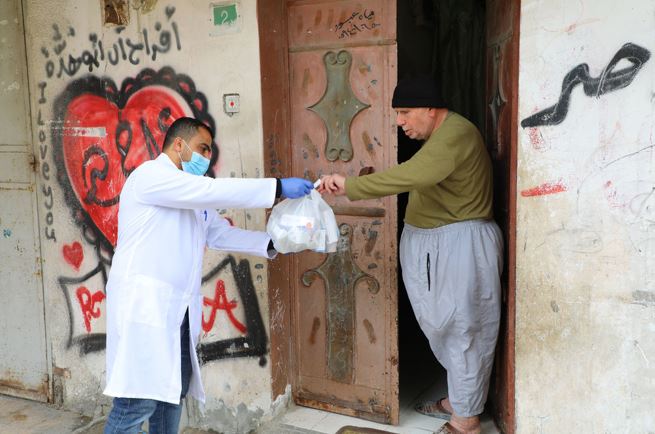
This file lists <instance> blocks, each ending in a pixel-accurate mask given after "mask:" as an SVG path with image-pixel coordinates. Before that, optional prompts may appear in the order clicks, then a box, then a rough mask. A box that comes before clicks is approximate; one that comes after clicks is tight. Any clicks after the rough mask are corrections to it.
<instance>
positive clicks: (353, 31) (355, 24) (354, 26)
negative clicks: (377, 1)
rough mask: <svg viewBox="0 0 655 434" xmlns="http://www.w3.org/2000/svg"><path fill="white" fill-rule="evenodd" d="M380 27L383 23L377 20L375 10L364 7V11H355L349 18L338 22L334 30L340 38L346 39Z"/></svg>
mask: <svg viewBox="0 0 655 434" xmlns="http://www.w3.org/2000/svg"><path fill="white" fill-rule="evenodd" d="M378 27H382V24H380V23H378V22H376V21H375V11H369V10H368V9H364V11H363V12H353V13H352V14H350V16H349V17H348V18H346V19H345V20H343V21H341V22H339V23H338V24H336V25H335V26H334V32H335V33H336V35H337V37H338V38H339V39H344V38H350V37H351V36H355V35H357V34H358V33H362V32H366V31H372V30H374V29H376V28H378Z"/></svg>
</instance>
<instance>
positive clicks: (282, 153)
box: [257, 0, 293, 398]
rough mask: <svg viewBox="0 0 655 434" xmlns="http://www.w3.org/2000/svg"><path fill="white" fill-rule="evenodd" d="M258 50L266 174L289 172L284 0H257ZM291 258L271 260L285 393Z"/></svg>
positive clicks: (274, 361)
mask: <svg viewBox="0 0 655 434" xmlns="http://www.w3.org/2000/svg"><path fill="white" fill-rule="evenodd" d="M257 23H258V24H257V25H258V28H259V53H260V54H259V56H260V71H261V87H262V126H263V131H264V141H263V144H264V176H266V177H277V178H279V177H283V176H288V175H289V174H290V173H291V159H287V158H286V156H288V155H291V132H290V120H291V116H290V112H289V101H290V95H289V80H288V77H289V58H288V42H287V15H286V0H264V1H262V0H258V1H257ZM291 272H292V270H291V258H290V257H289V256H287V255H278V256H277V257H276V258H275V259H273V260H271V261H269V263H268V300H269V326H270V332H269V333H270V358H271V389H272V390H271V392H272V396H273V397H274V398H275V397H276V396H279V395H282V394H284V393H285V389H286V387H287V385H288V384H292V378H291V372H292V369H291V363H292V360H293V358H292V357H291V351H292V348H293V343H292V342H291V338H292V336H291V312H292V304H291V296H292V294H291V280H290V277H291Z"/></svg>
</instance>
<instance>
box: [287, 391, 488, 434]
mask: <svg viewBox="0 0 655 434" xmlns="http://www.w3.org/2000/svg"><path fill="white" fill-rule="evenodd" d="M444 392H445V384H444V381H443V378H440V379H439V380H437V381H436V382H434V383H432V385H431V386H429V387H428V388H424V390H420V385H418V383H417V384H416V385H414V390H413V391H412V390H411V389H409V390H408V389H407V388H406V387H404V388H401V408H400V425H398V426H392V425H384V424H379V423H375V422H369V421H366V420H363V419H357V418H353V417H348V416H342V415H339V414H334V413H328V412H325V411H320V410H314V409H310V408H306V407H298V406H294V407H292V408H290V409H289V411H288V412H287V413H286V414H285V415H284V416H283V417H282V419H281V420H280V423H281V424H283V425H286V426H288V427H294V428H300V429H303V430H308V432H314V433H321V434H334V433H336V432H337V431H338V430H339V429H340V428H342V427H344V426H347V425H352V426H357V427H367V428H375V429H379V430H384V431H389V432H392V433H400V434H430V433H433V432H434V431H436V430H437V429H438V428H439V427H440V426H441V425H443V424H444V423H445V421H442V420H440V419H436V418H433V417H429V416H424V415H422V414H420V413H417V412H416V411H415V410H414V405H415V404H416V403H417V402H419V401H422V400H425V399H438V398H440V397H442V396H444V395H445V393H444ZM412 396H413V398H412ZM482 433H483V434H498V433H499V431H498V430H497V429H496V427H495V425H494V423H493V421H492V420H491V419H490V418H489V417H486V416H485V417H484V418H483V422H482Z"/></svg>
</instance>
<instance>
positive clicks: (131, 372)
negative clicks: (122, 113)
mask: <svg viewBox="0 0 655 434" xmlns="http://www.w3.org/2000/svg"><path fill="white" fill-rule="evenodd" d="M275 188H276V181H275V179H272V178H268V179H235V178H220V179H212V178H208V177H201V176H195V175H190V174H188V173H185V172H183V171H181V170H179V169H178V168H177V167H176V166H175V164H174V163H173V162H172V161H171V159H170V158H169V157H168V156H167V155H166V154H161V155H160V156H159V157H157V159H155V160H152V161H147V162H145V163H143V164H142V165H141V166H139V167H138V168H137V169H136V170H135V171H134V172H133V173H132V174H131V175H130V176H129V178H128V179H127V181H126V182H125V185H124V187H123V190H122V192H121V196H120V208H119V212H118V243H117V246H116V251H115V253H114V257H113V260H112V267H111V271H110V273H109V280H108V282H107V354H106V355H107V385H106V388H105V390H104V394H106V395H109V396H116V397H124V398H146V399H155V400H158V401H165V402H170V403H173V404H179V402H180V391H181V389H182V384H181V378H180V377H181V375H180V325H181V324H182V320H183V319H184V313H185V311H186V310H187V308H188V309H189V326H190V330H191V339H190V345H191V361H192V365H193V375H192V377H191V384H190V387H189V394H190V395H191V396H193V397H194V398H196V399H198V400H199V401H202V402H204V399H205V393H204V390H203V387H202V382H201V380H200V369H199V364H198V358H197V356H196V352H195V348H196V344H197V342H198V338H199V336H200V323H201V319H202V294H201V293H200V280H201V277H202V258H203V254H204V250H205V247H209V248H212V249H219V250H229V251H231V252H238V253H246V254H252V255H257V256H262V257H269V252H267V246H268V242H269V240H270V238H269V236H268V235H267V234H266V233H265V232H255V231H247V230H243V229H238V228H234V227H231V226H230V225H229V223H228V222H227V221H226V220H225V219H224V218H222V217H220V216H219V215H218V213H217V212H216V209H217V208H268V207H271V206H272V205H273V201H274V200H275Z"/></svg>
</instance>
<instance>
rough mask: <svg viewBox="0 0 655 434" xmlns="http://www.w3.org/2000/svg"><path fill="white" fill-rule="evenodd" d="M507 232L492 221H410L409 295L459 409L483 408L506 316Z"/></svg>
mask: <svg viewBox="0 0 655 434" xmlns="http://www.w3.org/2000/svg"><path fill="white" fill-rule="evenodd" d="M502 249H503V238H502V234H501V232H500V229H499V228H498V225H496V223H495V222H494V221H491V220H469V221H464V222H458V223H453V224H449V225H446V226H441V227H439V228H435V229H421V228H417V227H414V226H411V225H409V224H405V228H404V229H403V233H402V236H401V239H400V265H401V267H402V271H403V281H404V282H405V288H406V289H407V295H408V296H409V300H410V302H411V304H412V309H414V314H415V315H416V319H417V320H418V323H419V325H420V327H421V330H422V331H423V333H425V336H426V337H427V339H428V341H429V342H430V348H431V349H432V352H433V353H434V355H435V357H436V358H437V360H438V361H439V363H441V365H442V366H443V367H444V368H445V369H446V371H447V373H448V397H449V399H450V403H451V405H452V407H453V410H454V411H455V413H456V414H457V415H458V416H463V417H471V416H476V415H479V414H480V413H482V411H483V409H484V404H485V402H486V400H487V392H488V390H489V380H490V377H491V368H492V366H493V360H494V350H495V347H496V340H497V338H498V325H499V322H500V274H501V272H502V267H503V265H502V262H503V259H502Z"/></svg>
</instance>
